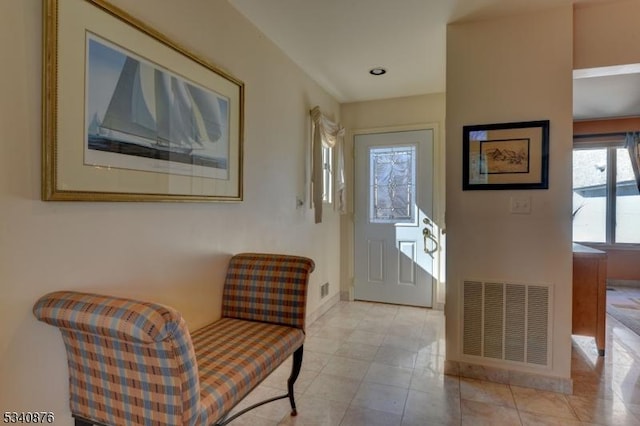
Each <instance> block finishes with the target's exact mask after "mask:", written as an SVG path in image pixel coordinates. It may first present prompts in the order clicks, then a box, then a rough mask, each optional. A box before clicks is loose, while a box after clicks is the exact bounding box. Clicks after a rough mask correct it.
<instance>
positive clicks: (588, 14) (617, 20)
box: [573, 0, 640, 69]
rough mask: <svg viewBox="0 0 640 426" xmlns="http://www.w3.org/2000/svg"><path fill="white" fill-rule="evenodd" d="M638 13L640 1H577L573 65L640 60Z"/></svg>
mask: <svg viewBox="0 0 640 426" xmlns="http://www.w3.org/2000/svg"><path fill="white" fill-rule="evenodd" d="M639 16H640V2H639V1H637V0H619V1H605V2H586V3H578V4H576V6H575V12H574V52H573V55H574V56H573V61H574V68H575V69H582V68H595V67H605V66H610V65H624V64H637V63H640V49H638V44H639V43H640V30H639V29H638V17H639Z"/></svg>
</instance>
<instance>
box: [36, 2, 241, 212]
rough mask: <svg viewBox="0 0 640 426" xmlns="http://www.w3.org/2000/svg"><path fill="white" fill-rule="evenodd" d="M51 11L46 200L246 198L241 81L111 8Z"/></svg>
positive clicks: (47, 5)
mask: <svg viewBox="0 0 640 426" xmlns="http://www.w3.org/2000/svg"><path fill="white" fill-rule="evenodd" d="M43 7H44V11H43V21H44V22H43V27H44V31H43V44H44V46H43V114H42V120H43V143H42V199H43V200H45V201H54V200H58V201H224V202H234V201H242V198H243V187H242V179H243V171H242V157H243V131H244V83H243V82H242V81H240V80H238V79H236V78H235V77H233V76H231V75H230V74H228V73H226V72H224V71H222V70H221V69H220V68H218V67H216V66H214V65H212V64H210V63H209V62H207V61H205V60H204V59H202V58H201V57H199V56H196V55H195V54H193V53H191V52H190V51H189V50H187V49H186V48H184V47H182V46H180V45H178V44H177V43H175V42H173V41H171V40H169V39H168V38H167V37H165V36H164V35H162V34H161V33H160V32H158V31H156V30H155V29H153V28H151V27H150V26H148V25H146V24H144V23H143V22H141V21H139V20H138V19H136V18H134V17H133V16H131V15H129V14H127V13H126V12H124V11H123V10H121V9H119V8H117V7H115V6H113V5H111V4H109V3H107V2H105V1H103V0H64V1H59V0H43ZM79 100H80V102H79Z"/></svg>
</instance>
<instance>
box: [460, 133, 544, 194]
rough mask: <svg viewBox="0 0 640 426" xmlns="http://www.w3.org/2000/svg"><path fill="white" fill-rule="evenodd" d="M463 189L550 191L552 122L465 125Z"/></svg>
mask: <svg viewBox="0 0 640 426" xmlns="http://www.w3.org/2000/svg"><path fill="white" fill-rule="evenodd" d="M462 133H463V149H462V164H463V166H462V167H463V168H462V179H463V180H462V189H463V190H464V191H469V190H508V189H511V190H517V189H548V188H549V120H537V121H520V122H513V123H494V124H476V125H467V126H463V131H462Z"/></svg>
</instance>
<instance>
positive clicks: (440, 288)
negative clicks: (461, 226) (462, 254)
mask: <svg viewBox="0 0 640 426" xmlns="http://www.w3.org/2000/svg"><path fill="white" fill-rule="evenodd" d="M440 127H441V124H440V123H438V122H425V123H416V124H408V125H399V126H385V127H374V128H362V129H353V130H350V131H348V132H347V138H346V141H348V145H346V146H345V157H346V156H348V157H349V158H345V165H346V164H348V165H349V168H350V170H349V171H348V173H347V179H348V180H347V184H348V186H347V188H348V189H347V191H348V196H347V197H348V199H347V212H348V213H347V214H346V215H343V216H342V219H341V227H342V229H343V232H342V233H341V234H342V236H341V238H342V240H343V241H342V247H343V248H344V249H345V250H344V252H345V254H346V256H344V257H343V259H344V260H345V262H346V268H344V270H343V273H342V277H341V278H342V282H343V286H342V288H341V294H340V298H341V300H347V301H353V300H354V293H355V291H354V289H355V287H354V279H355V222H354V217H355V215H354V208H355V194H354V188H355V187H354V184H355V136H356V135H364V134H376V133H393V132H403V131H413V130H431V131H432V132H433V163H434V164H433V177H434V179H433V217H434V225H435V228H436V229H437V232H436V234H437V235H438V243H439V245H440V250H439V252H438V253H437V255H438V256H437V261H436V262H434V270H435V271H436V274H435V275H436V277H435V280H434V285H433V294H432V301H433V302H432V309H434V310H444V303H445V294H446V291H445V288H446V277H445V258H446V234H445V211H444V208H445V201H446V199H445V149H444V138H443V135H442V132H441V130H440Z"/></svg>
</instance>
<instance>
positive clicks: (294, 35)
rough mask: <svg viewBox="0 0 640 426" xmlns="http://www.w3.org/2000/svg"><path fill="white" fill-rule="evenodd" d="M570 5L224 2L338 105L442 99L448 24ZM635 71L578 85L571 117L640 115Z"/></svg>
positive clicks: (547, 1)
mask: <svg viewBox="0 0 640 426" xmlns="http://www.w3.org/2000/svg"><path fill="white" fill-rule="evenodd" d="M575 1H584V0H535V1H532V0H401V1H399V0H395V1H392V0H321V1H318V0H229V2H230V3H231V4H232V5H233V6H234V7H235V8H236V9H237V10H238V11H239V12H240V13H242V14H243V15H244V16H245V17H246V18H247V19H249V21H251V22H253V24H254V25H255V26H256V27H258V29H260V30H261V31H262V32H263V33H264V34H265V35H266V36H267V37H268V38H269V39H271V40H272V41H273V42H274V43H275V44H276V45H277V46H279V47H280V49H282V51H283V52H285V54H287V55H288V56H289V57H290V58H291V59H292V60H293V61H294V62H295V63H297V64H298V66H300V67H301V68H302V69H303V70H304V71H305V72H306V73H307V74H309V75H310V76H311V78H313V79H314V80H315V81H316V82H317V83H318V84H319V85H320V86H322V87H323V88H324V89H325V90H326V91H327V92H329V93H330V94H331V95H332V96H334V97H335V98H336V99H337V100H338V101H339V102H341V103H348V102H358V101H367V100H374V99H386V98H395V97H403V96H413V95H420V94H428V93H441V92H444V91H445V61H446V25H447V23H450V22H460V21H470V20H478V19H486V18H490V17H496V16H504V15H509V14H515V13H524V12H528V11H532V10H536V9H544V8H550V7H556V6H561V5H567V4H572V3H574V2H575ZM587 1H594V0H587ZM374 67H383V68H385V69H386V70H387V73H386V74H384V75H381V76H374V75H370V74H369V70H370V69H372V68H374ZM639 71H640V70H635V71H634V72H633V73H632V74H624V73H620V70H618V72H617V73H616V74H615V75H614V76H609V75H606V74H607V73H606V70H602V69H601V72H600V73H599V75H589V76H588V77H585V76H582V78H579V79H576V80H575V82H576V84H575V90H574V112H575V114H574V116H575V117H576V118H601V117H618V116H628V115H640V89H639V88H640V74H638V72H639ZM611 93H615V94H616V96H615V97H612V96H610V95H611Z"/></svg>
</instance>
